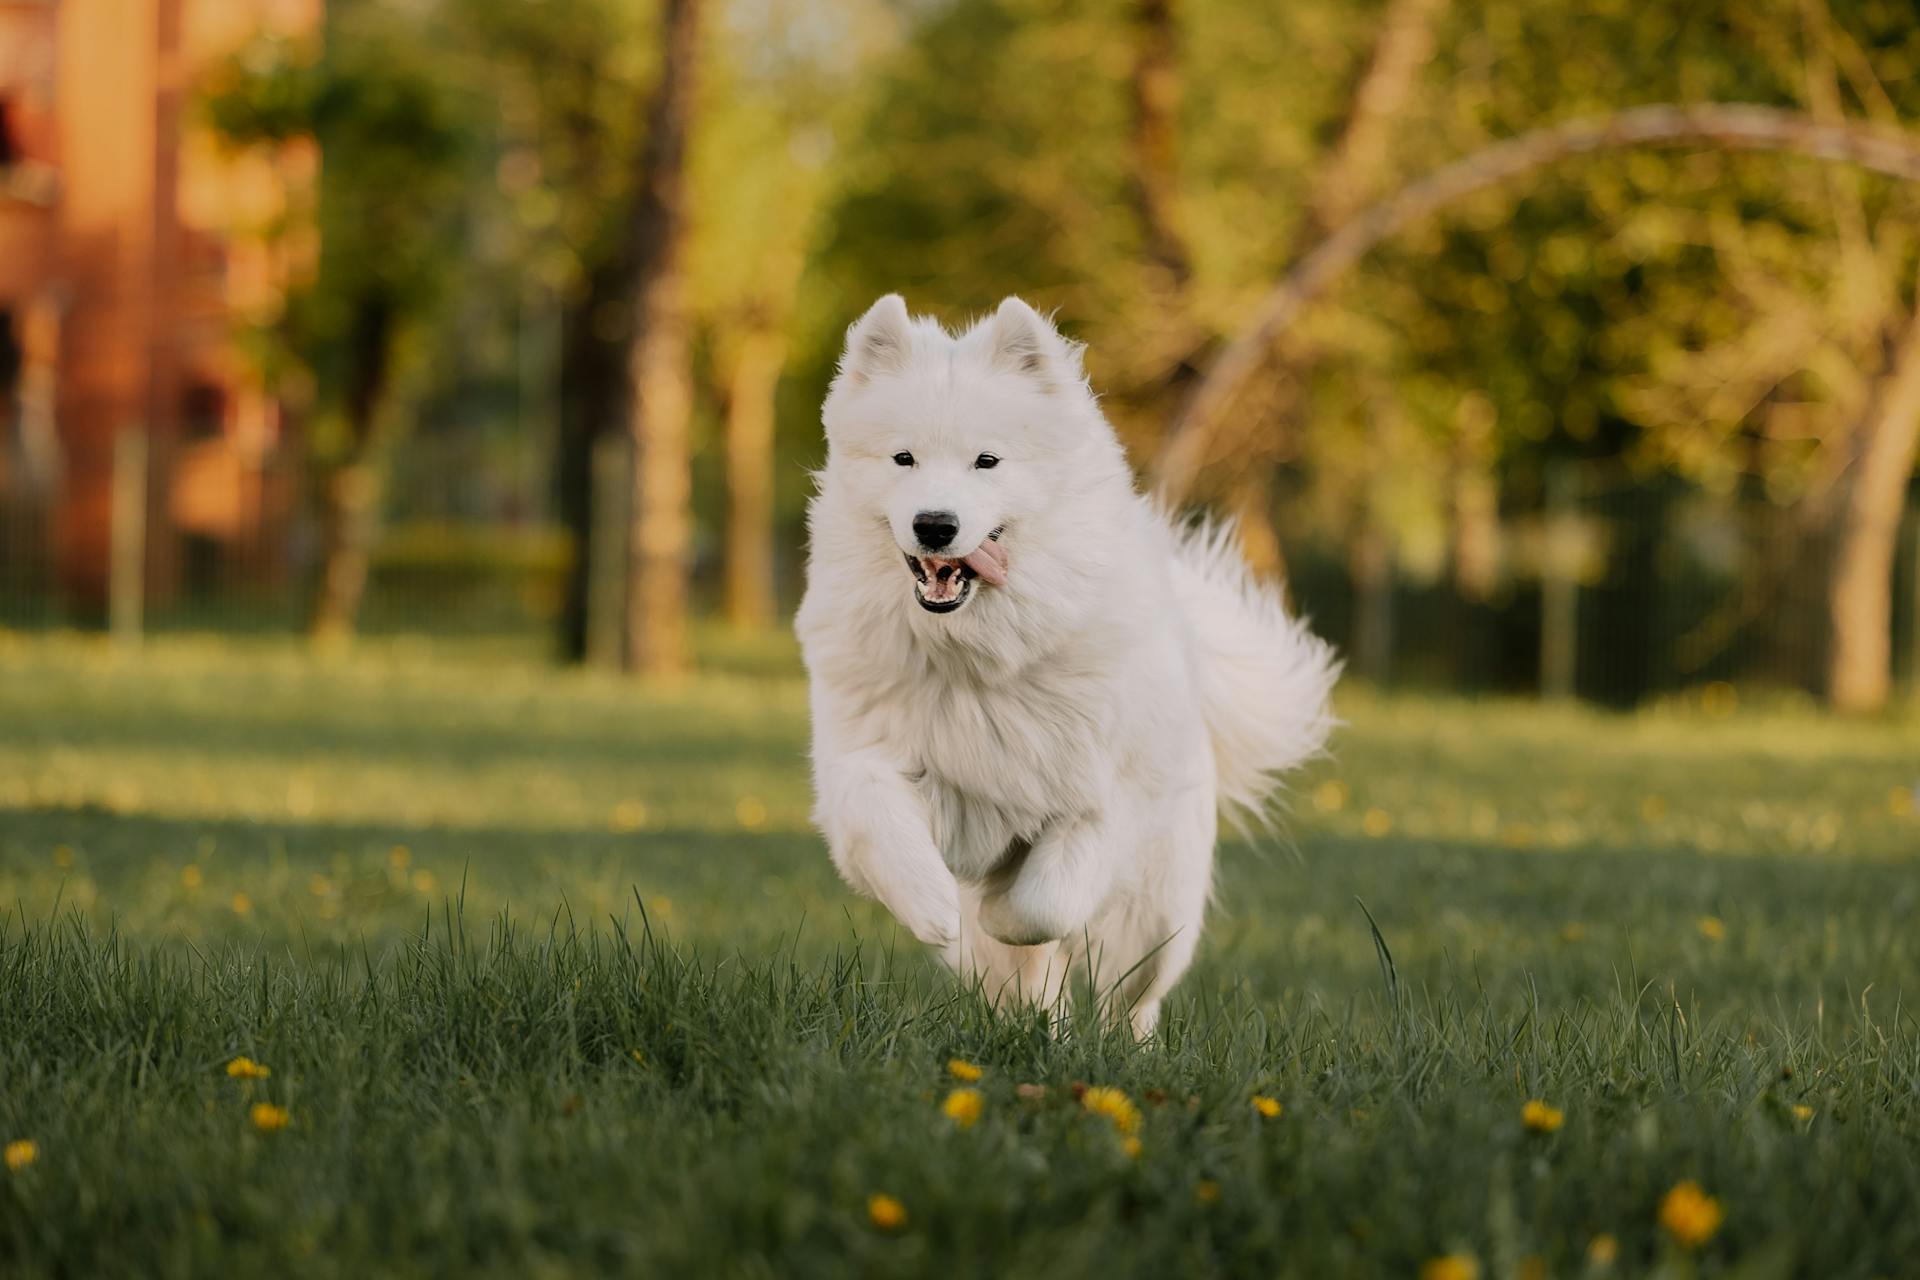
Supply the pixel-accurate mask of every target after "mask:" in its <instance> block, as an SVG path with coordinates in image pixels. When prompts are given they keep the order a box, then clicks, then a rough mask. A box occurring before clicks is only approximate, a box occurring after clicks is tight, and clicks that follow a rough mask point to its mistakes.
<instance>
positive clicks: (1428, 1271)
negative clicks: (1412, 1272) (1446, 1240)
mask: <svg viewBox="0 0 1920 1280" xmlns="http://www.w3.org/2000/svg"><path fill="white" fill-rule="evenodd" d="M1420 1280H1480V1264H1479V1263H1478V1262H1476V1261H1475V1260H1474V1258H1473V1255H1472V1254H1469V1253H1449V1254H1443V1255H1442V1256H1440V1257H1438V1258H1428V1259H1427V1260H1426V1261H1425V1262H1423V1263H1421V1264H1420Z"/></svg>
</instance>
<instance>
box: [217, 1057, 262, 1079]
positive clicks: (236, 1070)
mask: <svg viewBox="0 0 1920 1280" xmlns="http://www.w3.org/2000/svg"><path fill="white" fill-rule="evenodd" d="M227 1074H228V1075H230V1076H232V1077H233V1078H234V1079H235V1080H265V1079H266V1078H267V1077H268V1076H270V1075H272V1074H273V1068H272V1067H269V1066H266V1065H265V1064H264V1063H259V1062H255V1061H254V1060H253V1059H252V1058H246V1057H240V1058H235V1059H234V1060H233V1061H232V1062H229V1063H228V1064H227Z"/></svg>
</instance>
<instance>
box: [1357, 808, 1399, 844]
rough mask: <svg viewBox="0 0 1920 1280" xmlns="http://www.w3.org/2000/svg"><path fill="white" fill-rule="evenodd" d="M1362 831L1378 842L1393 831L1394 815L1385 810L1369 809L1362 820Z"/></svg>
mask: <svg viewBox="0 0 1920 1280" xmlns="http://www.w3.org/2000/svg"><path fill="white" fill-rule="evenodd" d="M1360 830H1362V831H1364V832H1366V833H1367V834H1368V835H1370V836H1372V837H1373V838H1374V839H1376V840H1378V839H1379V838H1380V837H1381V836H1384V835H1387V834H1389V833H1390V832H1391V831H1392V830H1393V815H1392V814H1390V813H1388V812H1387V811H1386V810H1385V809H1369V810H1367V812H1366V815H1365V816H1364V817H1362V818H1361V819H1360Z"/></svg>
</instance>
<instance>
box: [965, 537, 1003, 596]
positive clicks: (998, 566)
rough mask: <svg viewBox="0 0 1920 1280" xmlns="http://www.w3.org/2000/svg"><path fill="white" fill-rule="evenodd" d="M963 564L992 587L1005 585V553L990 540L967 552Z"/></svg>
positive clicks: (998, 545)
mask: <svg viewBox="0 0 1920 1280" xmlns="http://www.w3.org/2000/svg"><path fill="white" fill-rule="evenodd" d="M965 563H966V565H967V567H968V568H970V569H972V570H973V571H974V572H975V573H977V574H979V575H980V576H981V577H982V578H985V579H986V580H987V581H988V582H991V583H992V584H993V585H994V586H996V587H1004V586H1006V585H1007V551H1006V548H1005V547H1002V546H1001V545H1000V544H999V543H997V542H995V541H994V540H993V539H992V538H988V539H987V540H986V541H985V542H983V543H981V544H980V545H979V546H977V547H975V548H974V549H973V550H972V551H970V552H968V553H967V556H966V561H965Z"/></svg>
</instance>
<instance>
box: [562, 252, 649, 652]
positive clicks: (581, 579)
mask: <svg viewBox="0 0 1920 1280" xmlns="http://www.w3.org/2000/svg"><path fill="white" fill-rule="evenodd" d="M631 279H632V272H631V271H630V270H629V269H628V268H627V267H626V266H625V264H624V263H623V262H618V261H609V262H605V263H602V264H600V266H599V267H598V268H596V269H595V270H594V271H593V272H592V273H591V275H590V276H589V277H588V280H587V288H586V291H585V293H584V294H583V295H582V296H581V297H580V298H578V299H576V300H575V302H574V304H573V305H572V306H571V307H570V308H569V310H568V312H567V314H566V316H565V317H564V318H563V319H562V321H561V325H562V330H563V337H562V339H561V351H560V366H561V391H560V394H561V402H560V435H559V438H558V440H557V441H556V447H557V448H558V450H559V456H558V457H557V458H555V460H554V469H553V470H554V485H555V490H556V492H555V494H554V498H555V503H556V506H557V507H558V510H559V515H560V522H561V523H562V524H563V525H565V526H566V529H567V534H568V540H569V541H570V542H571V543H572V544H573V559H572V560H571V561H570V562H569V563H568V566H567V581H566V593H565V596H564V598H563V600H562V602H561V607H560V634H559V650H560V658H561V660H562V661H564V662H584V661H585V660H586V658H587V647H588V646H587V627H588V616H587V615H588V600H589V596H590V594H591V592H590V589H589V588H590V584H591V583H592V581H593V564H592V558H593V550H592V549H593V537H594V527H595V515H594V505H593V503H594V480H593V456H594V446H595V445H596V444H597V443H598V442H599V441H600V439H601V437H602V436H604V435H605V434H606V433H607V432H608V431H610V430H612V429H613V427H614V425H615V424H616V423H618V422H620V421H621V420H622V418H623V417H625V416H626V414H627V411H628V406H627V385H626V384H627V379H626V370H625V368H624V367H623V365H622V361H621V356H622V354H623V353H624V352H625V350H626V346H627V340H628V336H629V333H630V331H631V325H630V324H629V323H627V299H626V297H625V294H626V290H627V287H628V284H629V282H630V281H631Z"/></svg>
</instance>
